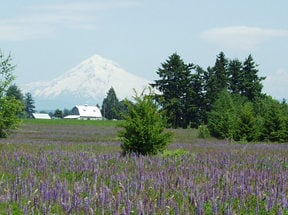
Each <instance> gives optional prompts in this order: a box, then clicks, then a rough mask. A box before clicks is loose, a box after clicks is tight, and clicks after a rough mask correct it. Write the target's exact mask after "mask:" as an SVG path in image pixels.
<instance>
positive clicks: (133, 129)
mask: <svg viewBox="0 0 288 215" xmlns="http://www.w3.org/2000/svg"><path fill="white" fill-rule="evenodd" d="M134 100H135V104H131V103H130V102H129V101H126V105H127V107H128V112H127V114H126V115H124V119H125V121H124V122H123V123H122V124H121V127H122V128H124V130H122V131H120V132H119V137H120V138H121V140H122V144H121V149H122V152H123V154H124V155H125V154H131V153H135V154H141V155H156V154H157V153H158V152H163V151H164V150H165V148H166V147H167V145H168V143H169V142H170V140H171V133H169V132H164V129H165V127H166V119H165V117H164V116H163V114H161V113H160V112H159V111H158V106H157V105H156V104H155V103H154V100H153V96H152V94H151V89H150V93H149V95H144V91H143V92H142V94H141V95H140V96H138V95H137V94H136V96H135V97H134Z"/></svg>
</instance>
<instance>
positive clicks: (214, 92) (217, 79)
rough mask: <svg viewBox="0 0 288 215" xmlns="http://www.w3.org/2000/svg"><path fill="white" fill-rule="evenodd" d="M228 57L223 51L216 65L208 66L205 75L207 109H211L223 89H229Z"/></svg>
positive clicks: (218, 56)
mask: <svg viewBox="0 0 288 215" xmlns="http://www.w3.org/2000/svg"><path fill="white" fill-rule="evenodd" d="M227 67H228V59H227V58H226V57H225V54H224V53H223V52H220V54H219V55H217V58H216V62H215V65H214V66H213V67H208V69H207V71H206V73H205V75H204V77H205V87H204V89H205V92H206V96H205V101H206V110H207V111H208V112H209V111H211V108H212V105H213V103H214V102H215V100H216V99H217V97H218V94H219V93H220V92H222V91H223V90H227V89H228V85H229V73H228V68H227Z"/></svg>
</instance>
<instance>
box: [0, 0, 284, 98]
mask: <svg viewBox="0 0 288 215" xmlns="http://www.w3.org/2000/svg"><path fill="white" fill-rule="evenodd" d="M287 8H288V1H287V0H274V1H272V0H242V1H235V0H217V1H216V0H177V1H176V0H153V1H152V0H130V1H129V0H127V1H126V0H114V1H113V0H94V1H93V0H90V1H89V0H87V1H85V0H84V1H82V0H81V1H80V0H57V1H56V0H25V1H24V0H9V1H4V0H1V13H0V49H1V50H2V52H3V53H4V54H5V55H8V54H9V53H11V55H12V56H13V59H14V61H13V62H14V63H15V64H17V68H16V70H15V75H16V76H17V79H16V84H17V85H19V86H21V85H22V84H25V83H29V82H34V81H43V80H50V79H53V78H55V77H57V76H58V75H61V74H63V73H64V72H65V71H67V70H68V69H70V68H72V67H73V66H75V65H77V64H78V63H80V62H81V61H82V60H84V59H86V58H88V57H90V56H92V55H94V54H98V55H101V56H103V57H105V58H108V59H110V60H113V61H115V62H117V63H118V64H119V65H120V66H121V67H122V68H124V69H125V70H126V71H128V72H130V73H134V74H136V75H139V76H142V77H144V78H146V79H149V80H154V79H157V78H158V77H157V74H156V71H157V69H158V68H159V67H160V66H161V63H162V62H164V61H165V60H166V59H167V58H168V56H170V55H171V54H173V53H174V52H177V53H178V54H179V55H180V56H181V57H182V58H183V60H184V61H185V62H186V63H194V64H198V65H200V66H202V67H204V68H206V67H207V66H213V65H214V63H215V59H216V55H217V54H219V52H220V51H224V53H225V54H226V57H228V58H229V59H234V58H238V59H239V60H241V61H244V60H245V58H246V57H247V56H248V55H249V54H252V57H253V58H254V60H255V61H256V63H257V64H259V67H258V69H259V70H260V73H259V76H266V77H267V79H266V80H265V81H264V82H263V83H264V91H265V92H267V93H268V94H270V95H272V96H273V97H274V98H277V99H282V98H288V84H287V81H288V54H287V52H288V28H287V25H288V22H287V20H288V13H287Z"/></svg>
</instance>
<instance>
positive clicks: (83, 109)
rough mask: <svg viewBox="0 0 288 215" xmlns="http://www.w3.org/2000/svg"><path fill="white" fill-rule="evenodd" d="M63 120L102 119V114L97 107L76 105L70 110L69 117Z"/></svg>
mask: <svg viewBox="0 0 288 215" xmlns="http://www.w3.org/2000/svg"><path fill="white" fill-rule="evenodd" d="M64 118H65V119H84V120H87V119H90V120H97V119H102V114H101V111H100V109H99V108H98V107H97V106H88V105H76V106H75V107H73V108H72V110H71V115H69V116H66V117H64Z"/></svg>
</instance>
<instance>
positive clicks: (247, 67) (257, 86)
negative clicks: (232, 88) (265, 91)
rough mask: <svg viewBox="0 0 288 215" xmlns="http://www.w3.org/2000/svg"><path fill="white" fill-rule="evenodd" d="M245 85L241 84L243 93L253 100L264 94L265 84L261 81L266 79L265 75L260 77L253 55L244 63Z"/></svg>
mask: <svg viewBox="0 0 288 215" xmlns="http://www.w3.org/2000/svg"><path fill="white" fill-rule="evenodd" d="M242 70H243V71H242V73H243V85H242V86H241V87H242V89H240V90H241V94H242V95H243V96H245V97H247V98H248V99H249V101H253V100H254V99H255V98H257V97H260V96H261V95H262V93H261V92H262V88H263V85H262V84H261V81H263V80H265V77H258V75H257V73H258V72H259V71H258V69H257V65H256V63H255V62H254V60H253V58H252V56H251V55H249V56H248V58H247V59H246V60H245V61H244V63H243V69H242Z"/></svg>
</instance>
